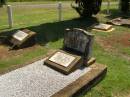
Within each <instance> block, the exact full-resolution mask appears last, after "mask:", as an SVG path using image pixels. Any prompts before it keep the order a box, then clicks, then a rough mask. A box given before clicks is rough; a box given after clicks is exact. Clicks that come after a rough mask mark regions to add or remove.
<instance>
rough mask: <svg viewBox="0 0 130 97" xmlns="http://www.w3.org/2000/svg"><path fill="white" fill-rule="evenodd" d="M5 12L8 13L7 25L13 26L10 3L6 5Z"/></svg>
mask: <svg viewBox="0 0 130 97" xmlns="http://www.w3.org/2000/svg"><path fill="white" fill-rule="evenodd" d="M7 13H8V23H9V27H10V28H12V27H13V14H12V7H11V5H7Z"/></svg>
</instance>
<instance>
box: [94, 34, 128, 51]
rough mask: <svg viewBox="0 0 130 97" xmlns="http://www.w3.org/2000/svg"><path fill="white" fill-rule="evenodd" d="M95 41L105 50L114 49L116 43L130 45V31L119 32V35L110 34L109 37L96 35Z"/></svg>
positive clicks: (124, 45) (123, 45)
mask: <svg viewBox="0 0 130 97" xmlns="http://www.w3.org/2000/svg"><path fill="white" fill-rule="evenodd" d="M96 41H97V43H98V44H100V46H102V47H103V48H104V49H105V50H112V49H115V48H116V47H115V46H116V45H120V46H122V47H130V33H121V34H119V35H111V36H109V37H97V38H96Z"/></svg>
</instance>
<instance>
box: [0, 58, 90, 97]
mask: <svg viewBox="0 0 130 97" xmlns="http://www.w3.org/2000/svg"><path fill="white" fill-rule="evenodd" d="M44 60H45V59H43V60H40V61H37V62H35V63H32V64H29V65H27V66H25V67H22V68H19V69H16V70H14V71H11V72H9V73H7V74H4V75H1V76H0V97H50V96H52V95H53V94H55V93H56V92H58V91H60V90H61V89H63V88H64V87H66V86H67V85H69V84H70V83H72V82H73V81H75V80H76V79H78V78H79V77H81V76H82V75H84V74H85V73H87V72H88V71H90V70H91V68H84V69H78V70H76V71H75V72H73V73H71V74H70V75H63V74H61V73H59V72H57V71H55V70H53V69H51V68H49V67H47V66H45V65H43V63H44Z"/></svg>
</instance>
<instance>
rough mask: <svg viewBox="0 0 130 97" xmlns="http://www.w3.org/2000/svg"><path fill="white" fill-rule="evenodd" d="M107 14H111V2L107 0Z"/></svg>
mask: <svg viewBox="0 0 130 97" xmlns="http://www.w3.org/2000/svg"><path fill="white" fill-rule="evenodd" d="M107 14H110V0H107Z"/></svg>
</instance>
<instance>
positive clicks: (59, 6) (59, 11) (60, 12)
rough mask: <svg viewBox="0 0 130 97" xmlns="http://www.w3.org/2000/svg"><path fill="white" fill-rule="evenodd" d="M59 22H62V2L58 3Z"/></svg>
mask: <svg viewBox="0 0 130 97" xmlns="http://www.w3.org/2000/svg"><path fill="white" fill-rule="evenodd" d="M58 20H59V21H61V20H62V3H61V2H59V3H58Z"/></svg>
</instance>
